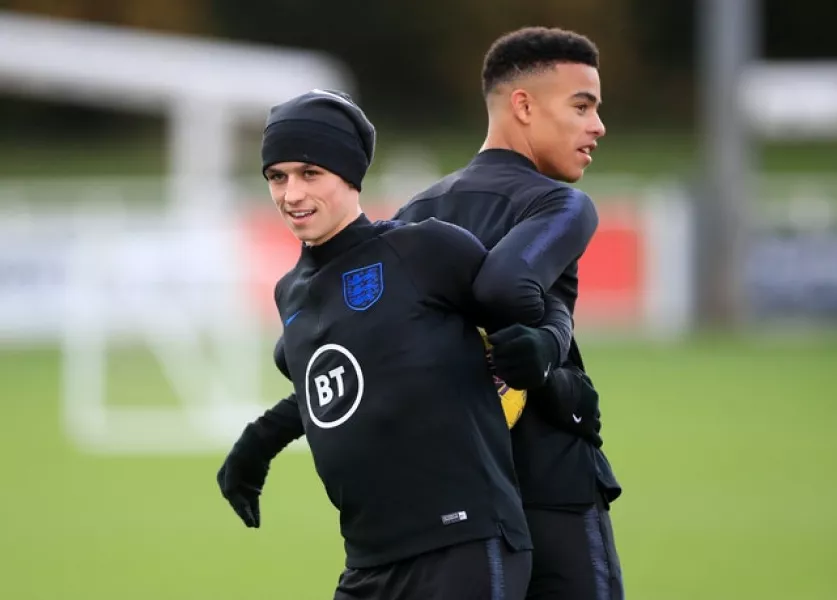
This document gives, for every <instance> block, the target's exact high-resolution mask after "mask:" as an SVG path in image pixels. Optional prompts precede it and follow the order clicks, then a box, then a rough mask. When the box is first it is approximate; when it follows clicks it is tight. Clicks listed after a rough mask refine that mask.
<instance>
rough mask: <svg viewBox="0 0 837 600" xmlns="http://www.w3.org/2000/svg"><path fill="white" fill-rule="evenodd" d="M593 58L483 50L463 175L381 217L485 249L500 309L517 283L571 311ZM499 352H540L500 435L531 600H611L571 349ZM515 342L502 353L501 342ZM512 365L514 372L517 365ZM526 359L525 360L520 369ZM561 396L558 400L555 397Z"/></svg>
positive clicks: (595, 99)
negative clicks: (516, 489) (507, 454)
mask: <svg viewBox="0 0 837 600" xmlns="http://www.w3.org/2000/svg"><path fill="white" fill-rule="evenodd" d="M598 66H599V56H598V50H597V48H596V46H595V45H594V44H593V43H592V42H591V41H590V40H589V39H587V38H586V37H584V36H581V35H578V34H576V33H573V32H569V31H564V30H561V29H547V28H543V27H537V28H524V29H521V30H518V31H515V32H512V33H509V34H507V35H505V36H503V37H501V38H499V39H498V40H496V41H495V42H494V44H493V45H492V46H491V48H490V49H489V50H488V52H487V54H486V56H485V61H484V64H483V72H482V83H483V95H484V97H485V102H486V105H487V109H488V133H487V136H486V140H485V143H484V144H483V146H482V148H481V151H480V152H479V153H478V154H477V156H476V157H474V159H473V160H472V161H471V162H470V164H468V165H467V166H466V167H465V168H463V169H461V170H459V171H456V172H455V173H452V174H450V175H448V176H446V177H444V178H443V179H441V180H440V181H438V182H437V183H435V184H434V185H432V186H431V187H430V188H428V189H427V190H425V191H423V192H421V193H419V194H418V195H417V196H416V197H415V198H414V199H413V200H412V201H410V202H409V203H408V204H407V205H406V206H405V207H403V208H402V209H401V210H399V211H398V213H397V214H396V216H395V218H396V219H402V220H405V221H412V222H420V221H422V220H423V219H427V218H429V217H435V218H437V219H440V220H443V221H446V222H450V223H455V224H457V225H459V226H461V227H464V228H465V229H467V230H469V231H470V232H471V233H473V234H474V235H476V236H477V237H478V238H479V239H480V240H481V241H482V242H483V243H484V244H485V245H486V247H488V248H490V249H491V250H490V252H489V255H488V258H487V259H486V261H485V264H484V266H483V268H482V270H481V274H480V277H481V284H482V287H481V290H480V293H481V296H482V297H483V298H485V299H488V300H492V301H495V302H496V301H499V300H501V299H502V300H503V301H505V302H514V295H515V294H517V293H519V290H520V289H523V286H521V285H517V286H515V287H509V286H508V285H507V282H508V281H509V280H518V281H519V279H520V278H521V277H522V278H524V279H527V280H529V282H530V284H531V286H532V287H535V288H537V289H539V290H544V291H548V292H549V293H550V294H551V295H553V296H554V297H556V298H559V299H560V300H562V301H563V302H564V303H565V304H566V306H567V307H569V309H570V310H571V311H573V310H574V308H575V303H576V299H577V296H578V259H579V258H580V257H581V255H582V254H583V253H584V251H585V249H586V247H587V244H588V242H589V241H590V238H591V237H592V236H593V233H594V232H595V230H596V227H597V224H598V217H597V214H596V210H595V207H594V206H593V202H592V201H591V199H590V198H589V197H588V196H587V195H586V194H584V193H583V192H581V191H579V190H577V189H575V188H573V187H571V186H570V185H567V184H566V183H562V182H569V183H573V182H575V181H578V180H579V179H580V178H581V176H582V174H583V173H584V170H585V168H586V167H588V166H589V165H590V162H591V160H592V158H591V153H592V152H593V150H595V148H596V143H597V140H598V138H600V137H602V136H603V135H604V133H605V128H604V125H603V124H602V120H601V118H600V117H599V106H600V103H601V86H600V82H599V73H598ZM502 336H503V341H504V343H506V345H507V346H508V345H509V344H513V343H517V344H518V345H520V346H521V347H522V346H529V347H530V349H529V350H528V353H529V354H532V352H533V351H532V349H531V347H541V348H542V350H541V352H540V353H538V352H537V351H535V352H534V353H535V354H536V355H538V354H539V355H540V356H541V357H545V358H542V360H547V361H549V362H551V363H552V364H553V365H555V366H561V367H562V368H559V369H554V370H551V371H549V372H545V371H542V370H541V364H542V363H538V364H536V365H533V368H530V369H529V372H528V374H525V373H524V371H525V370H523V369H521V375H520V376H517V377H515V378H514V379H508V380H507V383H509V385H511V386H512V387H520V388H525V389H526V390H527V394H528V402H527V405H526V408H525V409H524V410H523V414H522V416H521V417H520V420H519V422H518V423H517V425H516V426H515V427H514V429H512V441H513V447H514V459H515V468H516V471H517V475H518V479H519V481H520V487H521V493H522V496H523V505H524V507H525V509H526V516H527V520H528V524H529V529H530V531H531V534H532V541H533V545H534V552H533V567H532V581H531V583H530V586H529V590H528V595H527V598H529V599H531V600H546V599H555V600H558V599H560V600H621V598H622V597H623V591H622V575H621V567H620V564H619V558H618V556H617V553H616V548H615V544H614V538H613V530H612V528H611V522H610V516H609V512H608V511H609V506H610V503H611V502H612V501H613V500H615V499H616V498H617V497H618V496H619V495H620V493H621V488H620V486H619V484H618V483H617V481H616V479H615V477H614V475H613V472H612V470H611V468H610V464H609V463H608V460H607V458H606V457H605V455H604V453H603V452H602V450H601V445H602V442H601V438H600V437H599V429H600V424H599V409H598V395H597V394H596V392H595V389H594V388H593V387H592V384H591V382H590V380H589V378H588V377H587V376H586V375H585V373H584V364H583V362H582V360H581V354H580V352H579V350H578V347H577V345H576V344H575V342H574V340H573V341H572V343H571V344H570V351H569V355H568V357H567V360H566V362H564V357H563V356H560V355H559V353H558V352H557V351H556V349H555V347H554V346H551V345H550V342H551V340H550V339H549V337H548V336H546V335H545V333H544V332H543V331H537V330H532V329H531V328H529V327H526V326H525V325H517V326H514V327H512V328H509V329H507V330H505V331H504V332H502ZM515 340H516V341H515ZM521 360H524V359H523V358H522V357H521ZM526 360H528V359H526ZM568 392H569V393H568Z"/></svg>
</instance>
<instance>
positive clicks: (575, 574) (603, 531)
mask: <svg viewBox="0 0 837 600" xmlns="http://www.w3.org/2000/svg"><path fill="white" fill-rule="evenodd" d="M526 518H527V521H528V522H529V531H530V532H531V534H532V543H533V545H534V547H535V550H534V552H533V555H532V579H531V581H530V582H529V590H528V592H527V594H526V600H623V599H624V597H625V593H624V589H623V585H622V567H621V565H620V564H619V556H618V555H617V553H616V544H615V542H614V539H613V527H612V525H611V522H610V512H609V507H608V505H607V503H606V502H605V501H604V499H600V500H599V502H597V503H596V504H593V505H588V506H583V507H573V508H572V509H567V510H556V509H527V510H526Z"/></svg>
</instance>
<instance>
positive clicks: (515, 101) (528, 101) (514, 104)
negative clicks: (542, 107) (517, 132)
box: [509, 88, 532, 125]
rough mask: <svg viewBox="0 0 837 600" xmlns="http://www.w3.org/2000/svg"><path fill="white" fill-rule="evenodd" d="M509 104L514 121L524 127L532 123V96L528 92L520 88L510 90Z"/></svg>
mask: <svg viewBox="0 0 837 600" xmlns="http://www.w3.org/2000/svg"><path fill="white" fill-rule="evenodd" d="M509 104H510V105H511V112H512V115H514V118H515V119H517V120H518V121H520V122H521V123H523V124H525V125H529V124H530V123H531V122H532V95H531V94H530V93H529V92H527V91H526V90H524V89H521V88H517V89H515V90H512V93H511V94H510V95H509Z"/></svg>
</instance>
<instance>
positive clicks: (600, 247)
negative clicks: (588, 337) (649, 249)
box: [576, 204, 645, 325]
mask: <svg viewBox="0 0 837 600" xmlns="http://www.w3.org/2000/svg"><path fill="white" fill-rule="evenodd" d="M642 241H643V231H642V227H641V223H640V220H639V215H638V212H637V209H636V208H635V207H634V206H633V205H607V204H606V205H604V206H603V207H600V208H599V228H598V230H597V231H596V234H595V235H594V236H593V239H592V240H591V242H590V245H589V246H588V247H587V251H586V252H585V253H584V256H582V257H581V260H580V261H579V264H578V279H579V282H578V287H579V290H578V304H576V319H577V321H578V322H579V323H580V324H582V323H583V324H588V323H589V324H590V325H596V324H597V323H608V324H613V323H615V322H626V321H627V322H636V321H637V320H639V319H641V318H642V296H643V290H644V287H645V286H644V273H643V271H644V269H643V265H644V263H645V256H644V253H643V244H642Z"/></svg>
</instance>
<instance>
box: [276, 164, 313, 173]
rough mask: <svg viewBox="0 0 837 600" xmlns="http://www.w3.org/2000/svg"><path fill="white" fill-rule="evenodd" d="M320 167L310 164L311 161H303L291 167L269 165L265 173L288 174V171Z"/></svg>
mask: <svg viewBox="0 0 837 600" xmlns="http://www.w3.org/2000/svg"><path fill="white" fill-rule="evenodd" d="M318 168H320V167H318V166H317V165H313V164H310V163H301V164H300V165H299V166H296V167H292V168H290V169H279V168H277V167H268V168H267V169H265V174H267V175H273V174H277V175H287V174H288V172H293V171H304V170H305V169H318Z"/></svg>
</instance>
